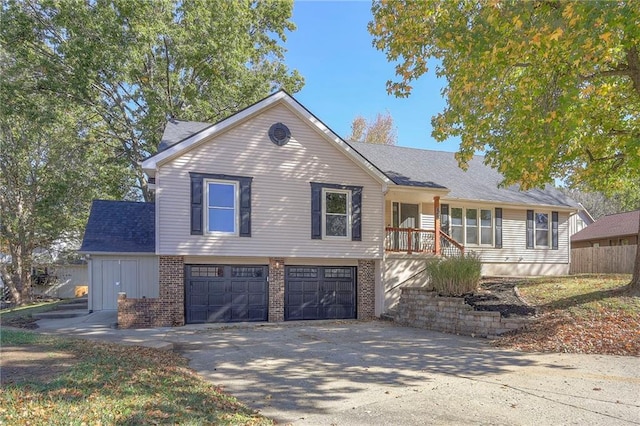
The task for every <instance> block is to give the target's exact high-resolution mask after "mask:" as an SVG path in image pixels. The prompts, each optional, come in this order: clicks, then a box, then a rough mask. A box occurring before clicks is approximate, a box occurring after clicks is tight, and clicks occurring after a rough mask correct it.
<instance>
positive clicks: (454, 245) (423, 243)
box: [384, 226, 464, 257]
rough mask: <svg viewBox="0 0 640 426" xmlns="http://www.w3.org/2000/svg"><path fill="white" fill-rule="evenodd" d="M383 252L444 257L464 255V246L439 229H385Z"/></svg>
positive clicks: (389, 227)
mask: <svg viewBox="0 0 640 426" xmlns="http://www.w3.org/2000/svg"><path fill="white" fill-rule="evenodd" d="M384 250H385V252H391V253H407V254H412V253H428V254H435V255H441V256H444V257H453V256H462V255H464V246H462V245H461V244H459V243H458V242H457V241H455V240H454V239H453V238H451V237H450V236H449V235H447V234H445V233H444V232H442V231H440V229H438V228H436V229H414V228H395V227H391V226H388V227H386V228H385V237H384Z"/></svg>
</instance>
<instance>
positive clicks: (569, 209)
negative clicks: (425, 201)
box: [440, 198, 579, 212]
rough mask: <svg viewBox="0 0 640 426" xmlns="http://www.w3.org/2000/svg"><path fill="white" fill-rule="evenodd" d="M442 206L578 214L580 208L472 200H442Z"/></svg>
mask: <svg viewBox="0 0 640 426" xmlns="http://www.w3.org/2000/svg"><path fill="white" fill-rule="evenodd" d="M440 204H450V205H451V204H456V205H471V204H477V205H479V206H484V205H492V206H495V207H502V208H512V209H516V210H521V209H522V210H535V209H545V210H549V211H551V210H553V211H554V212H577V211H578V210H579V208H578V207H569V206H559V205H551V204H533V203H528V204H527V203H509V202H506V201H498V200H472V199H468V198H441V199H440Z"/></svg>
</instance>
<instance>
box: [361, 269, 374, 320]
mask: <svg viewBox="0 0 640 426" xmlns="http://www.w3.org/2000/svg"><path fill="white" fill-rule="evenodd" d="M375 277H376V276H375V262H374V261H373V260H364V259H359V260H358V278H357V279H358V290H357V294H358V296H357V297H358V308H357V311H358V319H361V320H369V319H373V318H375V305H376V294H375V291H376V278H375Z"/></svg>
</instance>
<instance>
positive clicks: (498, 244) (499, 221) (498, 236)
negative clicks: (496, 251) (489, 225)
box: [495, 207, 502, 248]
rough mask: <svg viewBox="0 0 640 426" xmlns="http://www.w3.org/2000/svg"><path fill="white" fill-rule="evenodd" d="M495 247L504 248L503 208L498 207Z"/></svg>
mask: <svg viewBox="0 0 640 426" xmlns="http://www.w3.org/2000/svg"><path fill="white" fill-rule="evenodd" d="M495 229H496V235H495V247H496V248H502V208H500V207H496V228H495Z"/></svg>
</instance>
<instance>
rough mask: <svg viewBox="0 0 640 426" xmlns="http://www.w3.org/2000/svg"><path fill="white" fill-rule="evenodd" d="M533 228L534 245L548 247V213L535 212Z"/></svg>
mask: <svg viewBox="0 0 640 426" xmlns="http://www.w3.org/2000/svg"><path fill="white" fill-rule="evenodd" d="M534 218H535V220H534V230H535V234H536V247H547V248H548V247H549V214H548V213H538V212H536V213H535V216H534Z"/></svg>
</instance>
